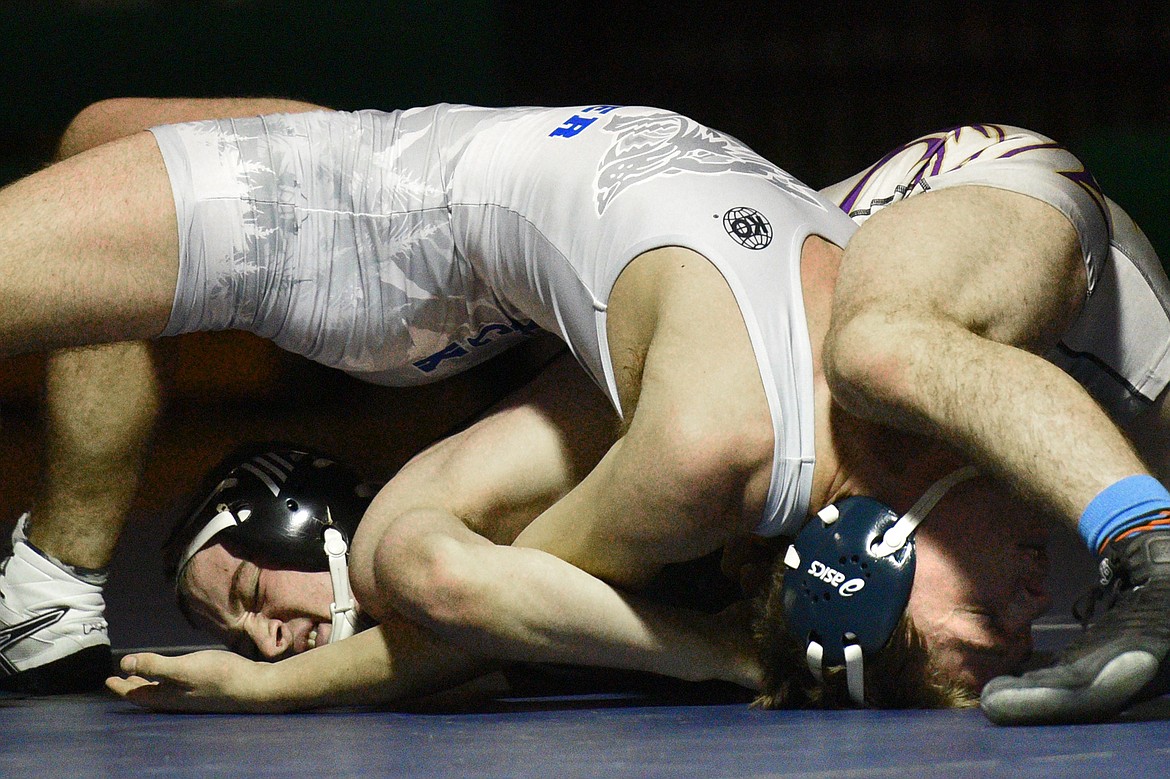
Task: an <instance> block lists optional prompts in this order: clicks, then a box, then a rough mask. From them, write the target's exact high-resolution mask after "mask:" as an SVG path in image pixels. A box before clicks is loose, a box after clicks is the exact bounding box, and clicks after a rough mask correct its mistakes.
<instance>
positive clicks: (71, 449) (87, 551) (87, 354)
mask: <svg viewBox="0 0 1170 779" xmlns="http://www.w3.org/2000/svg"><path fill="white" fill-rule="evenodd" d="M316 110H322V108H321V106H316V105H313V104H311V103H302V102H298V101H293V100H281V99H275V98H214V99H195V98H190V99H188V98H180V99H155V98H119V99H114V100H104V101H102V102H100V103H95V104H94V105H91V106H89V107H88V108H86V109H85V110H83V111H82V112H81V113H80V114H78V116H77V117H76V118H75V119H74V120H73V121H72V122H71V123H70V125H69V127H68V128H67V129H66V130H65V133H64V135H63V136H62V139H61V143H60V145H59V147H58V150H57V159H58V160H63V159H67V158H69V157H73V156H75V155H77V154H80V153H82V152H84V151H87V150H89V149H92V148H95V147H97V146H101V145H102V144H105V143H108V142H110V141H113V140H117V139H119V138H123V137H126V136H128V135H131V134H134V133H138V132H141V131H142V130H145V129H147V128H149V127H153V126H155V125H159V124H170V123H174V122H186V121H194V120H199V119H208V118H226V117H237V116H254V115H258V114H268V113H299V112H304V111H316ZM159 405H160V398H159V387H158V381H157V377H156V372H155V367H154V362H153V355H152V350H151V348H150V346H149V345H148V343H147V342H145V341H133V342H124V343H115V344H108V345H103V346H99V347H83V348H79V349H62V350H58V351H56V352H53V353H52V354H50V356H49V360H48V363H47V365H46V386H45V417H46V418H45V424H46V430H45V435H46V440H45V472H44V478H43V479H42V481H41V484H40V489H39V491H38V495H37V500H36V505H35V510H34V511H33V513H32V516H31V517H30V521H29V525H28V536H29V540H30V541H31V542H32V543H33V544H34V545H35V546H36V547H38V548H39V549H42V550H44V551H45V552H48V553H49V554H51V555H53V556H54V557H56V558H57V559H58V560H61V561H62V562H65V563H67V564H69V565H73V566H78V567H81V568H89V569H95V568H103V567H105V566H107V565H108V564H109V562H110V558H111V557H112V555H113V552H114V547H115V545H116V543H117V540H118V537H119V535H120V534H121V532H122V527H123V524H124V521H125V516H126V512H127V511H128V510H129V508H130V502H131V501H132V500H133V498H134V494H135V492H136V490H137V486H138V480H139V477H140V475H141V470H142V467H143V461H144V459H145V456H146V451H147V445H148V442H149V440H150V437H151V433H152V432H153V430H154V425H155V421H156V419H157V416H158V413H159Z"/></svg>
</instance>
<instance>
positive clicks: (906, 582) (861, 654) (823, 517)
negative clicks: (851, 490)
mask: <svg viewBox="0 0 1170 779" xmlns="http://www.w3.org/2000/svg"><path fill="white" fill-rule="evenodd" d="M975 475H976V470H975V469H974V468H972V467H968V468H961V469H959V470H957V471H955V472H954V473H951V474H949V475H948V476H945V477H944V478H942V479H940V480H939V481H937V482H935V483H934V484H933V485H931V487H930V488H929V489H927V491H926V492H925V493H924V494H923V496H922V497H921V498H920V499H919V500H918V502H917V503H915V504H914V506H913V507H912V508H911V509H910V510H909V511H907V512H906V513H905V514H904V515H903V516H901V517H899V516H898V514H897V513H896V512H894V511H893V509H891V508H889V507H888V506H886V505H884V504H882V503H880V502H878V501H876V500H874V499H872V498H865V497H850V498H845V499H844V500H842V501H840V502H839V503H834V504H831V505H829V506H826V507H825V508H823V509H821V511H820V512H819V513H818V514H817V516H816V517H815V518H814V519H812V520H810V521H809V522H807V523H806V524H805V526H804V527H803V528H802V529H801V531H800V533H799V534H797V536H796V540H795V542H793V544H792V546H790V547H789V548H788V551H787V553H786V554H785V556H784V562H785V564H786V565H787V567H788V568H789V569H791V570H790V571H789V572H788V574H787V575H786V576H785V578H784V613H785V616H786V617H787V620H788V626H789V629H790V630H791V631H792V633H793V635H795V636H796V637H797V638H798V639H799V640H800V641H802V642H803V643H804V645H805V649H806V652H805V655H806V658H807V660H808V666H809V669H810V670H811V671H812V673H813V675H815V676H816V677H817V678H818V679H820V678H821V668H822V666H823V665H825V664H828V665H830V666H839V665H844V666H845V670H846V680H847V683H848V685H849V696H850V698H852V700H853V701H854V703H857V704H859V705H862V704H864V702H865V688H864V658H865V656H866V655H872V654H873V653H875V652H878V651H880V650H881V649H882V648H884V647H885V646H886V644H887V643H888V642H889V640H890V636H892V635H893V633H894V629H895V628H896V627H897V625H898V622H899V620H900V619H901V618H902V614H903V613H904V612H905V611H906V605H907V603H909V601H910V587H911V585H913V583H914V568H915V549H914V541H913V535H914V531H915V530H916V529H917V527H918V525H919V524H920V523H921V522H922V521H923V520H924V519H926V515H927V514H928V513H929V512H930V510H931V509H932V508H934V506H935V504H937V503H938V501H939V500H941V499H942V496H943V495H945V494H946V492H947V491H948V490H949V489H951V488H952V487H954V486H955V485H956V484H959V483H960V482H963V481H966V480H968V479H970V478H972V477H974V476H975Z"/></svg>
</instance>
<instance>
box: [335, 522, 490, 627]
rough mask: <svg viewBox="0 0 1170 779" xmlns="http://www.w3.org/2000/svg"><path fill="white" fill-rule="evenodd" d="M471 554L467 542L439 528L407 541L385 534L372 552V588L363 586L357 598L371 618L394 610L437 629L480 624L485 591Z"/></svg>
mask: <svg viewBox="0 0 1170 779" xmlns="http://www.w3.org/2000/svg"><path fill="white" fill-rule="evenodd" d="M472 558H473V554H471V550H469V549H468V548H467V544H465V543H463V542H462V541H459V540H456V539H454V538H451V537H450V536H447V535H444V534H441V533H432V534H427V535H423V536H421V537H416V538H413V539H411V540H410V541H409V542H407V543H404V542H401V541H400V540H397V539H395V538H394V537H393V536H392V535H387V536H384V537H383V538H382V539H381V541H380V542H379V543H378V546H377V549H376V550H375V553H374V577H373V582H372V585H373V586H372V591H371V590H370V589H367V588H363V589H364V590H365V591H364V592H360V593H359V594H358V597H359V600H361V601H362V602H363V603H364V604H366V609H367V611H368V612H369V613H370V614H371V615H372V616H374V617H376V618H381V619H385V618H386V616H387V611H394V612H397V613H399V614H401V615H403V616H405V617H407V618H408V619H412V620H414V621H416V622H418V623H420V624H422V625H425V626H427V627H429V628H431V629H432V630H435V631H436V632H440V633H444V632H446V631H445V629H447V628H451V627H458V626H463V627H467V626H470V625H474V624H479V623H480V622H481V621H482V618H483V612H484V611H485V610H486V607H485V606H484V605H483V602H484V598H485V592H486V591H485V588H484V587H483V586H481V584H482V582H480V581H479V577H477V576H476V575H475V572H476V570H477V566H476V564H475V562H474V561H473V559H472ZM363 595H364V596H365V598H366V599H365V600H363V599H362V596H363Z"/></svg>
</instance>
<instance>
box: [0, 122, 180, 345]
mask: <svg viewBox="0 0 1170 779" xmlns="http://www.w3.org/2000/svg"><path fill="white" fill-rule="evenodd" d="M0 268H2V272H3V276H4V279H5V282H4V287H3V290H4V291H3V298H2V299H0V321H3V324H4V327H3V328H2V330H3V332H5V333H6V334H11V336H12V337H11V338H8V339H5V340H4V341H3V342H0V349H3V350H4V351H5V352H8V353H13V352H18V351H32V350H36V349H44V348H48V347H54V346H68V345H78V344H82V343H87V342H94V341H114V340H126V339H130V338H145V337H153V336H156V335H158V334H159V333H160V332H161V331H162V329H163V327H164V325H165V324H166V321H167V317H168V316H169V314H170V310H171V304H172V301H173V299H174V291H175V280H176V277H177V272H178V237H177V230H176V222H175V208H174V204H173V200H172V197H171V190H170V182H169V179H168V178H167V174H166V171H165V169H164V167H163V163H162V158H161V156H160V154H159V151H158V147H157V146H156V145H155V142H154V139H153V137H152V136H150V135H149V134H147V133H138V134H136V135H133V136H130V137H128V138H124V139H121V140H118V141H115V142H113V143H109V144H105V145H103V146H99V147H98V148H95V149H92V150H90V151H88V152H85V153H83V154H79V155H77V156H75V157H72V158H70V159H68V160H65V161H64V162H60V163H58V164H56V165H53V166H52V167H49V168H46V169H45V170H43V171H40V172H39V173H36V174H34V175H32V176H30V177H28V178H26V179H23V180H21V181H18V182H16V183H15V184H12V185H11V186H9V187H7V188H6V189H4V190H3V191H2V192H0Z"/></svg>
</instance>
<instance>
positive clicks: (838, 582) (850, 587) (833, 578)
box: [806, 560, 865, 598]
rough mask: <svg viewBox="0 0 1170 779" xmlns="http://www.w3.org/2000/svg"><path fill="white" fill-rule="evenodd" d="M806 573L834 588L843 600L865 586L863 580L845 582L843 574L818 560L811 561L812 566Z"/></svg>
mask: <svg viewBox="0 0 1170 779" xmlns="http://www.w3.org/2000/svg"><path fill="white" fill-rule="evenodd" d="M806 573H807V574H808V575H809V576H812V577H813V578H815V579H820V580H821V581H823V582H824V583H825V584H828V585H829V586H830V587H836V588H837V592H838V594H840V595H841V597H843V598H848V597H849V596H850V595H852V594H853V593H855V592H859V591H860V590H861V588H862V587H864V586H865V580H864V579H850V580H849V581H845V574H843V573H841V572H840V571H838V570H837V569H835V568H830V567H829V566H827V565H825V564H824V563H822V562H821V561H820V560H813V561H812V565H810V566H809V569H808V571H806Z"/></svg>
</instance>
